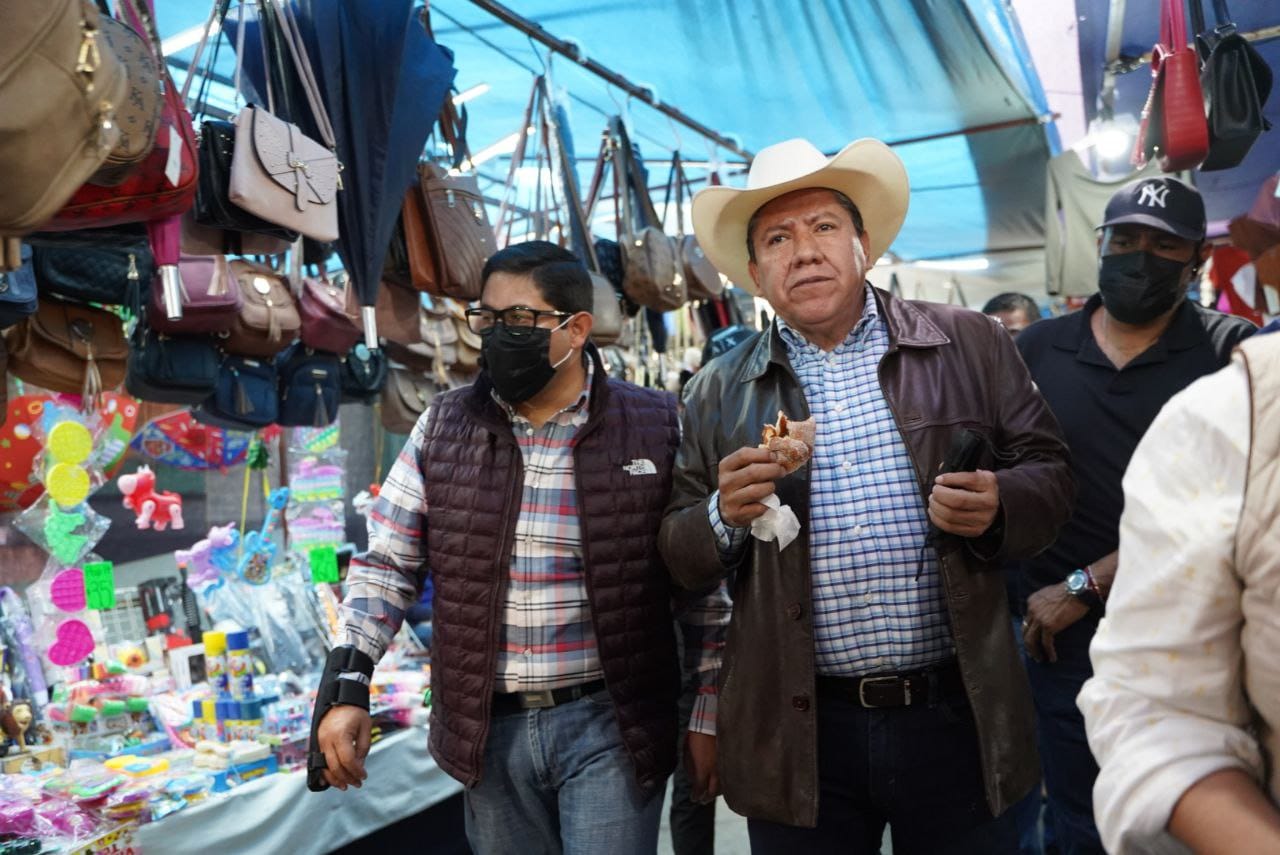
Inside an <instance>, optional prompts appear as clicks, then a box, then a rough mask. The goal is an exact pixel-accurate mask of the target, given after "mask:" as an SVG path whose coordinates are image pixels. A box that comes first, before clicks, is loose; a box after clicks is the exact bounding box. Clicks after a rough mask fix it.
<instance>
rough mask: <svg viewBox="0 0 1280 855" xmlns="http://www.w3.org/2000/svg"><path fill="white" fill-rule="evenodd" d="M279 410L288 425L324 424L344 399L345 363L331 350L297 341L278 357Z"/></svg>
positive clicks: (281, 421)
mask: <svg viewBox="0 0 1280 855" xmlns="http://www.w3.org/2000/svg"><path fill="white" fill-rule="evenodd" d="M276 373H277V375H278V376H279V378H280V412H279V415H278V416H277V417H276V424H278V425H281V426H285V427H325V426H326V425H330V424H333V420H334V419H336V418H337V417H338V404H340V403H341V401H342V363H341V362H340V361H339V359H338V357H337V356H336V355H334V354H332V353H322V352H319V351H314V350H311V349H310V348H308V347H303V346H302V345H294V346H293V347H290V348H289V349H288V350H286V351H284V352H283V353H281V354H280V355H279V356H278V357H276Z"/></svg>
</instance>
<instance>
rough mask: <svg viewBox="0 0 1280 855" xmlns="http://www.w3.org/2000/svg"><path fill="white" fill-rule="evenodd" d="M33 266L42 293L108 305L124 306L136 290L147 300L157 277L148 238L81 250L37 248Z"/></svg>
mask: <svg viewBox="0 0 1280 855" xmlns="http://www.w3.org/2000/svg"><path fill="white" fill-rule="evenodd" d="M32 267H33V268H34V270H35V275H36V284H37V286H38V287H39V289H40V293H42V294H46V295H48V294H54V295H57V296H59V297H63V298H65V299H68V300H76V301H78V302H81V303H101V304H103V305H108V306H120V305H124V304H125V303H126V302H127V301H128V300H129V296H130V294H131V292H132V289H133V288H135V287H137V288H138V289H139V291H140V293H141V294H142V298H143V300H144V301H145V300H146V298H147V295H148V292H149V289H150V286H151V279H152V277H153V275H154V274H155V260H154V259H153V258H152V256H151V245H150V243H149V242H148V241H147V240H146V238H143V239H141V240H136V241H133V242H130V243H104V244H96V245H86V246H81V247H76V246H58V247H53V246H37V247H36V248H35V251H34V253H33V254H32Z"/></svg>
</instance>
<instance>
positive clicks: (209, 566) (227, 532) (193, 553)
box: [173, 523, 240, 591]
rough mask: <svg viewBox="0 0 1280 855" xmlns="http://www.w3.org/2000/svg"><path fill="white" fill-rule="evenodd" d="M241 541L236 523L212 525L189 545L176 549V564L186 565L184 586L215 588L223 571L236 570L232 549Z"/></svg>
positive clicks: (199, 588) (221, 579)
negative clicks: (207, 531)
mask: <svg viewBox="0 0 1280 855" xmlns="http://www.w3.org/2000/svg"><path fill="white" fill-rule="evenodd" d="M239 543H240V532H239V531H237V530H236V524H235V523H227V524H226V525H220V526H214V527H213V528H211V529H209V536H208V537H206V538H205V539H204V540H198V541H196V543H195V545H194V546H192V547H191V548H190V549H179V550H177V551H175V552H174V553H173V558H174V560H175V561H177V562H178V564H179V566H184V567H186V568H187V586H188V587H190V588H191V590H193V591H202V590H204V589H205V588H217V587H219V586H220V585H221V584H222V583H223V581H224V580H223V578H222V576H223V574H226V573H231V572H232V571H233V570H235V564H236V560H235V551H236V546H237V545H239Z"/></svg>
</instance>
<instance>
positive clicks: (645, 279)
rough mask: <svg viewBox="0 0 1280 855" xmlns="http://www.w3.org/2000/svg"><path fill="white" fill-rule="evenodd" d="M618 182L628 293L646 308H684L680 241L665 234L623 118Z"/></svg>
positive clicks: (617, 123) (618, 130) (617, 129)
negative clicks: (677, 243)
mask: <svg viewBox="0 0 1280 855" xmlns="http://www.w3.org/2000/svg"><path fill="white" fill-rule="evenodd" d="M611 124H612V130H613V135H614V139H615V145H614V150H613V157H614V182H615V187H616V188H620V191H619V192H620V193H621V195H622V224H621V231H620V232H619V234H618V244H619V245H620V246H621V247H622V269H623V280H622V290H623V292H624V293H625V294H626V295H627V296H628V297H630V298H631V299H632V300H634V301H635V302H637V303H639V304H640V305H641V306H646V307H648V308H650V309H657V310H659V311H668V310H671V309H678V308H680V307H681V306H683V305H684V304H685V303H686V302H687V301H688V294H687V293H686V291H685V286H684V278H683V276H680V275H679V272H680V271H679V264H680V259H679V255H678V250H677V247H676V243H675V241H673V240H672V239H671V238H670V237H669V236H668V235H667V234H666V233H665V232H663V231H662V224H661V221H660V220H659V219H658V213H657V211H656V210H655V209H654V207H653V201H652V199H650V198H649V188H648V186H647V185H646V184H645V180H644V175H643V173H642V172H641V170H640V163H639V161H638V159H637V156H636V154H635V152H634V151H633V149H632V147H631V142H630V139H629V138H628V136H627V130H626V127H625V125H624V124H623V122H622V119H621V118H620V117H615V118H614V119H612V120H611Z"/></svg>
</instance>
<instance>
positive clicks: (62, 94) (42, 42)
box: [0, 0, 129, 235]
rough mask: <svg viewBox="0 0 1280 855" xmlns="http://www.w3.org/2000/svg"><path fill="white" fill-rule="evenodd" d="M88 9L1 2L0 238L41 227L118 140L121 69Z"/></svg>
mask: <svg viewBox="0 0 1280 855" xmlns="http://www.w3.org/2000/svg"><path fill="white" fill-rule="evenodd" d="M102 24H103V21H102V15H101V13H100V12H99V11H98V9H97V7H96V6H94V4H93V2H92V0H6V3H5V6H4V25H3V27H4V37H3V38H0V104H4V109H3V110H0V176H3V177H4V192H2V193H0V234H19V235H20V234H26V233H27V232H30V231H33V230H35V229H37V228H40V227H41V226H43V225H44V223H45V222H47V221H48V220H49V218H50V217H52V216H53V215H54V214H55V213H57V211H58V209H59V208H61V207H62V206H63V205H64V204H65V203H66V201H67V200H68V199H69V198H71V195H72V194H73V193H75V192H76V191H77V190H78V189H79V188H80V186H81V185H82V184H84V182H85V181H87V180H88V179H89V177H90V176H91V175H93V173H94V172H95V171H97V169H98V167H99V166H101V165H102V162H103V160H105V159H106V157H107V154H108V153H109V152H110V151H111V150H112V149H113V148H114V147H115V145H116V143H117V142H118V141H119V138H120V128H119V127H118V126H117V124H116V117H115V111H116V105H117V104H119V103H120V102H121V99H123V98H124V96H125V93H126V92H127V91H128V86H129V81H128V76H127V73H126V71H125V67H124V65H123V64H122V63H121V62H120V60H119V59H118V58H117V57H116V55H115V54H114V53H113V52H112V51H110V50H109V49H107V48H106V39H105V37H104V36H103V35H102Z"/></svg>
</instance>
